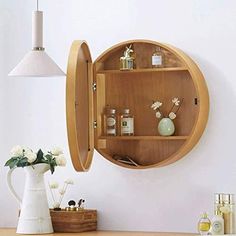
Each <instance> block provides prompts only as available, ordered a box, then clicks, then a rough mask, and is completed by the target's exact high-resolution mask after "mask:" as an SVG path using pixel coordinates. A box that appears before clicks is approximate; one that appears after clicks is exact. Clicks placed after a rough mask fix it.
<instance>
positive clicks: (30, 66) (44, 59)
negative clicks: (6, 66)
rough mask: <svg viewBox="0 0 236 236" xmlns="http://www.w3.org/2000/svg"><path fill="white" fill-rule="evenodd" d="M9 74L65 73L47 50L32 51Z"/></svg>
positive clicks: (60, 74) (55, 74) (29, 75)
mask: <svg viewBox="0 0 236 236" xmlns="http://www.w3.org/2000/svg"><path fill="white" fill-rule="evenodd" d="M8 75H9V76H22V77H23V76H24V77H25V76H27V77H46V76H64V75H65V73H64V72H63V71H62V70H61V69H60V68H59V67H58V66H57V64H56V63H55V62H54V61H53V60H52V59H51V58H50V57H49V56H48V55H47V53H46V52H45V51H34V50H33V51H30V52H29V53H27V54H26V55H25V56H24V57H23V59H22V60H21V61H20V63H19V64H18V65H17V66H16V67H15V68H14V69H13V70H12V71H11V72H10V73H9V74H8Z"/></svg>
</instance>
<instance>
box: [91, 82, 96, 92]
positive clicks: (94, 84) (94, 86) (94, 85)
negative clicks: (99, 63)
mask: <svg viewBox="0 0 236 236" xmlns="http://www.w3.org/2000/svg"><path fill="white" fill-rule="evenodd" d="M92 88H93V91H94V92H95V91H96V90H97V84H96V83H95V82H94V83H93V87H92Z"/></svg>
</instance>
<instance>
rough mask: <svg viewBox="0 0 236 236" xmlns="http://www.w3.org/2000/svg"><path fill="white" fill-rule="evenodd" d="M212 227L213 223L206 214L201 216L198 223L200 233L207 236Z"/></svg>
mask: <svg viewBox="0 0 236 236" xmlns="http://www.w3.org/2000/svg"><path fill="white" fill-rule="evenodd" d="M210 227H211V221H210V220H209V218H208V215H207V213H206V212H204V213H203V214H202V215H201V218H200V220H199V221H198V232H199V233H200V234H201V235H207V234H208V232H209V230H210Z"/></svg>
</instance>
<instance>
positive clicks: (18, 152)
mask: <svg viewBox="0 0 236 236" xmlns="http://www.w3.org/2000/svg"><path fill="white" fill-rule="evenodd" d="M23 151H24V149H23V147H21V146H20V145H17V146H15V147H13V148H12V149H11V152H10V153H11V157H20V156H23Z"/></svg>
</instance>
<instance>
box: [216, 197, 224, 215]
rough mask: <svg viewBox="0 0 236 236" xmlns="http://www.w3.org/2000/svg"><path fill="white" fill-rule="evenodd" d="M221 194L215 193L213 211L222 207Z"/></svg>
mask: <svg viewBox="0 0 236 236" xmlns="http://www.w3.org/2000/svg"><path fill="white" fill-rule="evenodd" d="M223 196H224V195H223V194H222V193H215V201H214V211H215V212H216V211H220V212H221V208H222V207H223V204H224V202H223Z"/></svg>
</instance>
